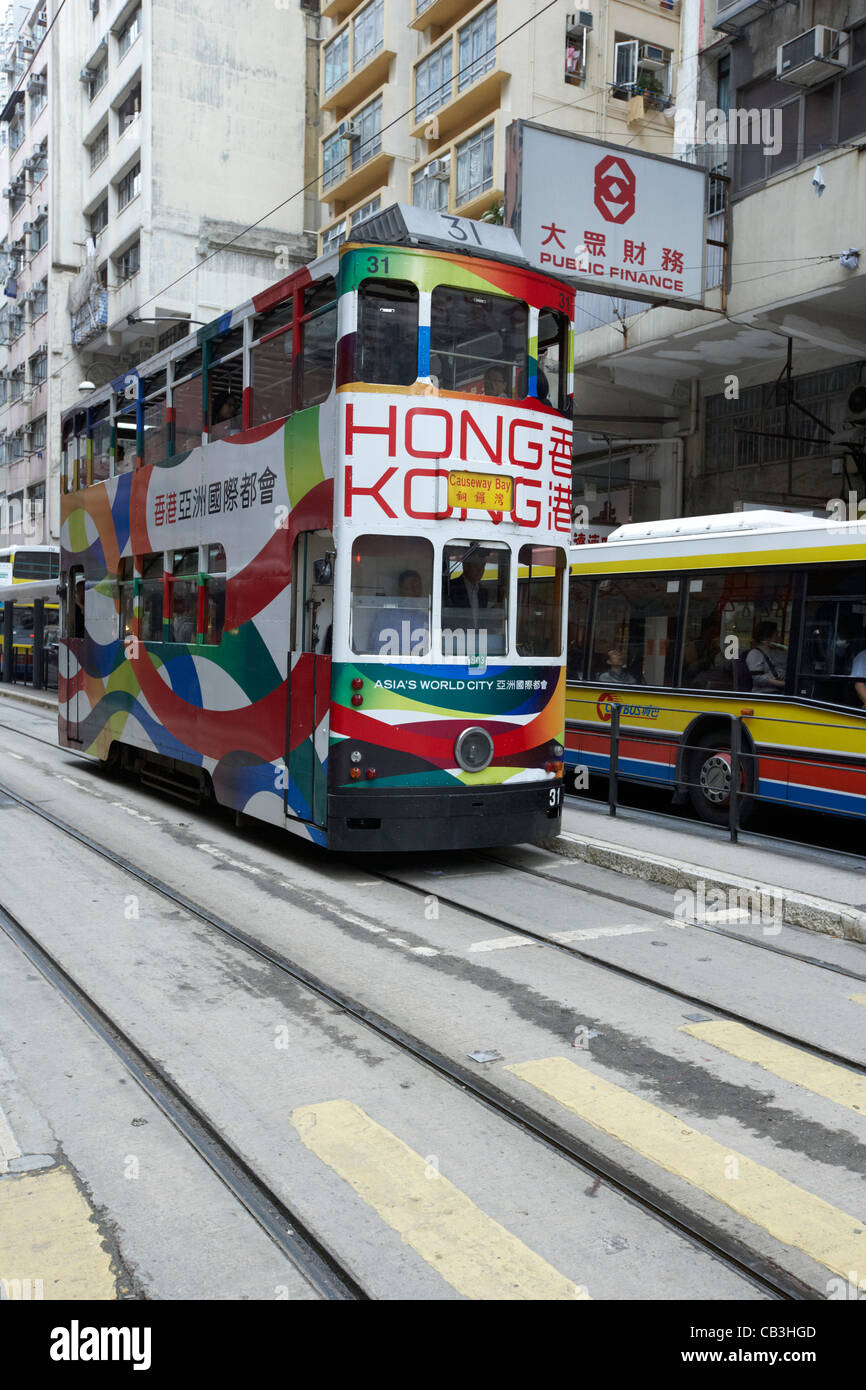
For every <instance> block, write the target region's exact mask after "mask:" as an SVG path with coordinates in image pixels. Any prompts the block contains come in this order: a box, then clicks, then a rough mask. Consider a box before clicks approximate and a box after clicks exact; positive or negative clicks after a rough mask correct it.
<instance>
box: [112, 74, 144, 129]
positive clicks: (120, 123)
mask: <svg viewBox="0 0 866 1390" xmlns="http://www.w3.org/2000/svg"><path fill="white" fill-rule="evenodd" d="M140 115H141V83H140V82H137V83H136V85H135V86H134V87H133V89H132V91H131V92H130V93H129V96H128V97H126V98H125V100H124V101H122V102H121V103H120V105H119V106H118V108H117V133H118V135H123V133H124V131H126V130H127V129H128V128H129V126H131V125H132V123H133V121H135V120H136V119H137V118H138V117H139V116H140Z"/></svg>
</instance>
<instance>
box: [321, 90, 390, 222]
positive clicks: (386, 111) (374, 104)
mask: <svg viewBox="0 0 866 1390" xmlns="http://www.w3.org/2000/svg"><path fill="white" fill-rule="evenodd" d="M398 112H399V103H398V102H397V101H396V99H395V92H394V89H393V88H388V87H386V88H384V89H381V90H380V91H379V92H377V93H376V95H375V96H374V97H373V99H372V100H368V101H366V102H365V103H364V104H363V105H362V106H359V107H356V109H355V110H354V111H352V112H350V113H349V115H348V116H347V117H346V119H345V120H343V121H340V122H339V123H338V124H337V125H335V126H334V128H333V129H332V130H330V131H329V132H328V134H327V135H325V136H324V137H323V139H322V141H321V148H322V153H321V166H320V167H321V173H320V177H319V198H320V200H321V201H322V202H323V203H330V204H331V205H332V211H333V212H334V213H335V214H336V213H338V212H342V211H343V210H344V209H345V208H347V207H352V206H354V205H355V204H356V203H359V202H363V201H364V200H365V198H367V197H371V196H372V195H373V194H374V193H375V191H376V189H378V188H380V187H381V186H382V185H383V184H387V183H389V182H390V169H391V165H392V163H393V161H394V159H395V158H396V156H397V149H396V144H397V141H399V140H400V138H401V137H400V135H399V134H398V130H399V127H395V128H394V129H392V130H387V129H386V127H387V126H388V124H389V122H390V121H392V120H393V119H394V117H395V116H396V115H397V114H398Z"/></svg>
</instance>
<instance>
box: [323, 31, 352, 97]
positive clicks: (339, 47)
mask: <svg viewBox="0 0 866 1390" xmlns="http://www.w3.org/2000/svg"><path fill="white" fill-rule="evenodd" d="M348 76H349V30H348V28H346V29H344V30H343V32H342V33H341V34H338V35H337V37H336V38H335V39H332V40H331V42H330V43H329V44H326V46H325V84H324V85H325V95H326V96H327V94H328V93H329V92H332V91H333V90H334V88H335V87H339V85H340V83H341V82H345V80H346V78H347V77H348Z"/></svg>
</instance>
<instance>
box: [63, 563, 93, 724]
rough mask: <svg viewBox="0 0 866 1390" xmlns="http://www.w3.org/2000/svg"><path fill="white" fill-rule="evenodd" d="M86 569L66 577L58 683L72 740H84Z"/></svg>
mask: <svg viewBox="0 0 866 1390" xmlns="http://www.w3.org/2000/svg"><path fill="white" fill-rule="evenodd" d="M85 592H86V590H85V584H84V570H83V569H82V567H81V566H80V565H74V566H73V567H72V569H71V570H70V571H69V574H68V575H67V579H66V597H65V599H64V614H63V637H64V640H63V641H62V642H61V643H60V650H59V653H58V673H57V674H58V685H59V687H60V690H59V691H58V694H60V691H61V690H62V691H63V694H62V695H61V696H60V698H61V702H62V704H61V708H62V709H63V713H64V714H65V716H66V736H67V738H68V739H69V740H70V742H72V743H80V742H81V728H80V715H79V710H80V706H81V702H80V700H79V698H78V691H79V688H80V685H81V675H80V673H81V672H82V670H83V667H84V636H85V626H84V600H85Z"/></svg>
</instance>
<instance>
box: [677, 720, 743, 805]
mask: <svg viewBox="0 0 866 1390" xmlns="http://www.w3.org/2000/svg"><path fill="white" fill-rule="evenodd" d="M731 780H732V779H731V741H730V738H729V737H728V735H727V733H725V732H723V731H722V730H718V731H713V730H710V731H709V732H708V733H706V734H703V735H702V736H701V737H700V738H699V739H697V740H696V742H695V744H694V746H693V748H692V751H691V754H690V755H689V775H688V782H689V789H688V790H689V800H690V802H691V804H692V808H693V810H694V811H695V812H696V813H697V814H698V816H700V818H701V820H704V821H709V823H710V824H711V825H727V824H728V822H729V819H730V806H731ZM754 789H755V788H754V773H753V766H752V759H751V758H750V757H749V756H748V755H747V754H744V755H743V756H742V757H741V760H740V796H741V797H742V800H741V801H740V816H739V818H740V825H746V824H747V823H748V821H749V820H750V819H751V816H752V811H753V809H754V798H753V796H751V795H750V794H749V793H752V792H754Z"/></svg>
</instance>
